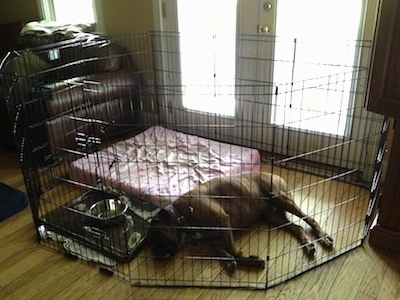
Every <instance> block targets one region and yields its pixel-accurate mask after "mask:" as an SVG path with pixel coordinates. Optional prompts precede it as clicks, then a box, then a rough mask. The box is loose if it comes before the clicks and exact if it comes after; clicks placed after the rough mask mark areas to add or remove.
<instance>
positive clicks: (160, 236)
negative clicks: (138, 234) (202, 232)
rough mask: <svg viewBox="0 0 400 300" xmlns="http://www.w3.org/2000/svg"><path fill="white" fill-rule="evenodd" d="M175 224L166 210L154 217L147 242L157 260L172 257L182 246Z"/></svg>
mask: <svg viewBox="0 0 400 300" xmlns="http://www.w3.org/2000/svg"><path fill="white" fill-rule="evenodd" d="M176 227H177V224H176V223H175V221H174V218H173V217H172V216H171V214H170V213H168V211H166V210H161V211H160V212H159V213H158V214H157V215H155V216H154V218H153V220H152V221H151V224H150V229H149V231H148V233H147V241H148V244H149V247H150V250H151V252H152V254H153V255H154V256H155V257H156V258H158V259H167V258H169V257H172V256H174V255H175V254H176V253H177V252H178V250H179V248H180V247H181V246H182V245H183V241H182V237H181V235H180V234H178V233H177V231H178V229H177V228H176Z"/></svg>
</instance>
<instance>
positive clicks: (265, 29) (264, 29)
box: [259, 25, 271, 34]
mask: <svg viewBox="0 0 400 300" xmlns="http://www.w3.org/2000/svg"><path fill="white" fill-rule="evenodd" d="M259 31H260V32H262V33H267V34H269V33H271V30H270V28H269V27H268V25H261V26H260V28H259Z"/></svg>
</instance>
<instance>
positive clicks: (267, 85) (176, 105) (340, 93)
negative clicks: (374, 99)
mask: <svg viewBox="0 0 400 300" xmlns="http://www.w3.org/2000/svg"><path fill="white" fill-rule="evenodd" d="M366 3H367V0H352V1H348V0H337V1H331V0H304V1H298V0H270V1H259V0H225V1H212V0H205V1H190V0H176V2H175V1H165V2H163V1H161V2H160V3H159V7H160V11H162V13H161V14H160V16H161V18H160V19H161V22H160V28H161V29H164V30H173V31H179V32H180V36H179V37H177V39H176V43H175V44H174V43H167V42H166V43H164V45H163V46H164V47H167V48H168V47H172V48H171V49H172V50H175V51H177V52H180V55H179V56H176V58H175V60H172V64H173V65H175V67H176V69H175V71H176V72H175V73H176V74H179V75H175V76H170V74H169V76H168V78H164V79H163V80H164V83H165V84H171V83H172V84H176V85H177V87H178V86H180V85H182V86H183V88H182V96H181V97H173V98H172V97H171V98H168V97H166V98H165V100H166V101H167V102H166V104H165V105H166V106H167V107H169V108H171V109H170V110H168V113H167V114H166V116H165V118H166V119H167V121H168V122H170V123H173V124H178V126H179V124H181V125H182V126H185V127H190V125H189V126H187V125H188V124H195V127H196V128H195V130H193V132H195V133H199V132H200V133H201V134H202V135H207V136H209V137H210V138H218V139H223V140H226V141H228V142H237V143H243V142H244V143H246V142H247V144H248V146H251V147H255V148H259V149H262V150H266V151H271V150H272V151H274V152H277V153H279V154H284V155H290V156H293V155H298V156H299V157H301V156H304V158H307V159H311V160H317V161H318V160H321V161H322V162H324V163H327V164H333V165H342V164H343V160H342V157H343V151H338V150H337V149H335V147H331V145H335V144H340V143H341V142H342V143H344V144H345V143H346V141H348V140H350V139H351V138H352V135H353V134H354V130H353V128H355V129H356V130H357V133H358V134H360V132H359V130H360V128H368V126H370V125H369V124H367V123H365V122H366V118H362V117H360V114H362V112H361V107H362V102H363V100H364V98H363V95H362V94H360V93H359V92H358V91H361V90H362V89H363V85H364V84H365V82H364V81H362V80H357V78H359V77H362V76H364V75H366V74H365V73H364V74H362V72H366V70H362V69H357V67H354V66H358V65H360V64H361V63H362V62H363V60H365V58H364V56H363V55H364V53H363V52H362V50H363V47H362V46H363V44H362V43H361V42H359V40H360V37H361V36H362V34H363V32H364V31H363V28H364V27H365V24H364V15H365V10H366ZM338 40H340V41H347V42H346V43H344V42H338ZM349 41H353V42H349ZM167 44H168V45H169V46H167ZM171 45H172V46H171ZM171 49H169V50H171ZM315 87H319V88H315ZM360 104H361V105H360ZM357 107H359V108H357ZM357 122H358V123H357ZM360 122H364V123H365V124H360ZM271 124H272V125H273V126H271ZM199 127H200V128H201V127H204V130H203V131H199V130H200V129H199ZM178 129H179V128H178ZM185 130H187V128H185ZM271 146H273V148H274V149H271ZM323 147H326V148H327V150H326V153H325V155H323V157H322V158H321V156H319V155H315V156H313V154H312V153H313V151H315V150H317V149H320V148H323ZM363 147H364V145H363V144H362V143H360V144H357V145H355V146H354V145H352V146H349V147H347V148H346V146H344V152H350V151H352V152H354V154H353V156H357V157H358V156H359V157H360V158H361V157H363V153H362V152H363V151H364V150H365V149H363ZM326 158H329V159H326ZM345 163H346V167H349V165H348V162H345ZM355 163H356V164H357V162H355ZM350 167H352V166H350Z"/></svg>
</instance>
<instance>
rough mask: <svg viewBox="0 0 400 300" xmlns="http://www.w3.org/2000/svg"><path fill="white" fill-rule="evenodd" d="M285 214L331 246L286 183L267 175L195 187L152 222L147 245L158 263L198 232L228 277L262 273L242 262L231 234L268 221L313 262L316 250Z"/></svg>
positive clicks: (253, 263) (253, 259) (253, 262)
mask: <svg viewBox="0 0 400 300" xmlns="http://www.w3.org/2000/svg"><path fill="white" fill-rule="evenodd" d="M285 212H289V213H292V214H294V215H296V216H297V217H299V218H301V219H302V220H304V221H305V222H306V223H308V224H309V225H310V226H311V228H312V230H313V234H314V235H315V237H316V238H317V239H318V240H319V242H320V243H321V244H322V245H323V246H325V247H332V246H333V239H332V238H331V237H330V236H328V234H326V233H325V232H324V231H323V230H322V228H321V227H320V226H319V225H318V223H317V222H316V221H315V220H314V219H313V218H311V217H309V216H307V215H306V214H305V213H304V212H302V211H301V209H300V208H299V207H298V206H297V205H296V204H295V203H294V201H293V198H292V197H291V195H290V193H289V192H288V189H287V184H286V182H285V181H284V180H283V179H282V178H281V177H279V176H278V175H275V174H274V175H272V174H270V173H242V174H237V175H232V176H222V177H218V178H215V179H212V180H210V181H208V182H205V183H203V184H199V185H198V186H196V187H195V188H193V189H192V190H191V191H189V192H188V193H186V194H184V195H182V196H180V197H179V198H178V199H177V200H176V201H175V202H174V204H170V205H168V206H167V207H166V208H165V209H163V210H161V211H160V212H159V213H158V214H157V215H156V216H155V217H154V218H153V220H152V222H151V225H150V228H149V231H148V235H147V240H148V244H149V247H150V249H151V251H152V253H153V255H154V256H155V257H156V258H169V257H172V256H174V255H175V254H176V253H177V251H178V250H179V248H180V247H181V246H182V245H183V244H184V243H185V242H191V241H192V237H193V236H194V233H195V232H200V233H201V234H202V235H204V237H210V238H211V239H212V241H213V244H214V246H215V251H216V253H217V255H218V256H219V258H220V259H221V261H222V263H223V264H224V267H225V268H226V270H227V272H228V273H232V272H233V271H234V270H235V269H236V267H237V266H238V265H243V266H247V267H256V268H260V269H262V268H264V267H265V262H264V260H263V259H261V258H259V257H257V256H247V257H246V256H243V254H242V253H241V252H240V251H238V250H237V249H236V248H235V246H234V238H233V233H234V231H235V229H240V228H245V227H248V226H249V225H251V224H252V223H254V222H256V221H258V220H266V221H268V222H270V224H272V225H276V226H282V227H284V228H285V229H286V230H288V231H289V232H291V233H292V234H293V235H294V236H295V237H296V238H298V240H299V241H300V244H301V245H302V246H304V249H305V251H306V253H307V254H308V255H310V256H313V255H314V253H315V245H314V244H313V242H311V240H310V239H309V238H308V237H307V235H306V233H305V230H304V228H303V227H301V226H299V225H296V224H293V223H292V222H290V221H289V220H288V219H287V217H286V214H285Z"/></svg>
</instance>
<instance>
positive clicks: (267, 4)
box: [263, 1, 272, 11]
mask: <svg viewBox="0 0 400 300" xmlns="http://www.w3.org/2000/svg"><path fill="white" fill-rule="evenodd" d="M263 8H264V10H265V11H270V10H271V9H272V3H271V2H269V1H266V2H264V4H263Z"/></svg>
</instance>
